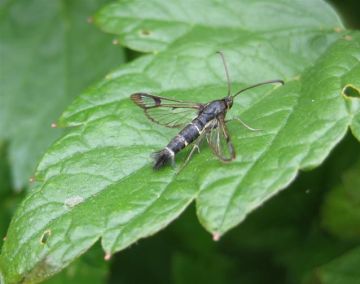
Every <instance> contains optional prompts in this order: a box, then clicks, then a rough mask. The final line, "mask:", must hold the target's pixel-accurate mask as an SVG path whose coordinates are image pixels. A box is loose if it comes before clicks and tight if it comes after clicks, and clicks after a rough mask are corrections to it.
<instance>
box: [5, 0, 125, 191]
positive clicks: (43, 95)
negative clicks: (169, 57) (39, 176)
mask: <svg viewBox="0 0 360 284" xmlns="http://www.w3.org/2000/svg"><path fill="white" fill-rule="evenodd" d="M106 2H107V1H106V0H101V1H96V0H75V1H68V0H54V1H48V0H28V1H5V2H4V1H3V2H2V3H1V4H0V37H1V42H0V57H1V68H0V86H1V87H0V93H1V103H0V139H1V140H5V139H6V140H7V141H9V160H10V166H11V172H12V176H13V185H14V187H15V188H16V189H17V190H19V189H21V188H22V187H23V186H24V185H26V184H27V181H28V180H29V178H30V176H32V174H33V173H34V170H35V167H36V163H37V161H38V160H39V159H40V157H41V156H42V154H43V153H44V152H45V150H46V148H47V147H48V146H49V145H50V144H51V143H52V142H53V141H54V140H55V139H56V138H58V137H59V136H60V135H61V134H62V133H63V132H62V131H59V130H54V129H51V128H50V125H51V123H52V122H54V121H55V120H56V119H57V118H58V116H59V115H60V114H61V112H62V111H63V110H64V109H65V107H66V106H67V105H68V104H69V102H71V101H72V99H73V98H74V96H75V95H77V94H78V93H79V92H80V91H82V90H83V89H84V88H85V87H87V86H88V85H89V84H90V82H92V81H94V80H95V79H99V78H101V76H102V75H103V74H104V73H105V71H107V70H109V68H112V67H114V66H116V65H118V64H119V63H121V62H122V53H121V51H119V49H117V48H115V47H114V46H112V45H111V39H110V38H109V37H108V36H105V35H103V34H102V33H100V32H98V31H96V30H95V29H94V28H93V27H92V26H89V25H88V24H87V22H86V21H87V18H88V17H89V16H91V14H92V13H93V12H94V11H95V10H96V9H97V8H98V7H100V5H101V4H104V3H106Z"/></svg>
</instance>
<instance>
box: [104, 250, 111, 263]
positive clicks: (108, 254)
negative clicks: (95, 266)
mask: <svg viewBox="0 0 360 284" xmlns="http://www.w3.org/2000/svg"><path fill="white" fill-rule="evenodd" d="M111 257H112V255H111V253H109V252H107V253H106V254H105V256H104V260H105V261H109V260H110V259H111Z"/></svg>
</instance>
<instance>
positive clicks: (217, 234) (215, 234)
mask: <svg viewBox="0 0 360 284" xmlns="http://www.w3.org/2000/svg"><path fill="white" fill-rule="evenodd" d="M212 237H213V241H214V242H217V241H219V240H220V237H221V235H220V233H219V232H215V233H214V234H213V235H212Z"/></svg>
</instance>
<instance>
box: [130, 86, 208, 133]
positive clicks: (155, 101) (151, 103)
mask: <svg viewBox="0 0 360 284" xmlns="http://www.w3.org/2000/svg"><path fill="white" fill-rule="evenodd" d="M131 99H132V101H133V102H134V103H135V104H137V105H138V106H139V107H141V108H142V109H143V110H144V112H145V115H146V116H147V117H148V118H149V119H150V120H151V121H153V122H155V123H158V124H160V125H163V126H166V127H170V128H175V127H183V126H185V125H186V124H187V123H189V122H190V121H191V120H192V119H194V118H195V117H196V116H197V115H198V112H199V111H200V110H201V108H202V107H203V105H202V104H199V103H194V102H186V101H180V100H175V99H169V98H164V97H159V96H153V95H150V94H146V93H136V94H133V95H131Z"/></svg>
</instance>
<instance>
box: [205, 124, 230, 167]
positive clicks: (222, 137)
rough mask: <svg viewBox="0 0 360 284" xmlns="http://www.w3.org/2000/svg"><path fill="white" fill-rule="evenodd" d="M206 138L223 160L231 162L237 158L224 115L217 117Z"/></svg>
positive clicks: (214, 151)
mask: <svg viewBox="0 0 360 284" xmlns="http://www.w3.org/2000/svg"><path fill="white" fill-rule="evenodd" d="M206 139H207V141H208V143H209V146H210V148H211V150H212V151H213V153H214V154H215V155H216V156H217V157H218V158H219V159H220V160H221V161H223V162H230V161H232V160H234V159H235V157H236V154H235V149H234V146H233V144H232V142H231V137H230V135H229V133H228V130H227V127H226V124H225V120H224V118H223V117H219V118H216V119H215V120H214V121H213V124H212V126H211V128H210V129H209V130H208V133H207V135H206Z"/></svg>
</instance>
